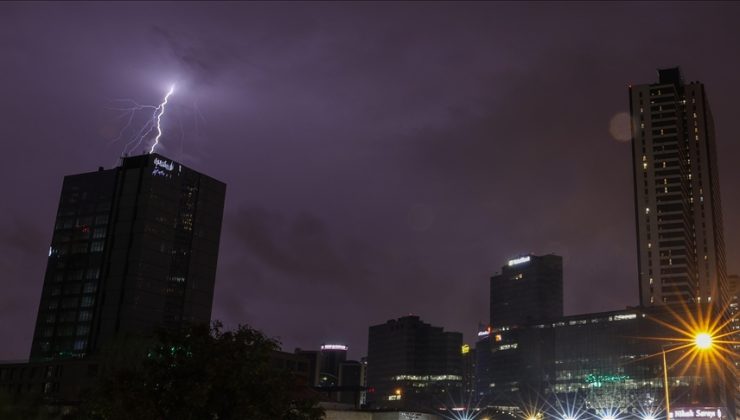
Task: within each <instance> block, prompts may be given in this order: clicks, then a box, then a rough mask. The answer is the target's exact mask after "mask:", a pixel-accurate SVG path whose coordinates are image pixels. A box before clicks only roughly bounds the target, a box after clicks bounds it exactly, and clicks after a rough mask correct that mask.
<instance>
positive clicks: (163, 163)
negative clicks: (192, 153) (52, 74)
mask: <svg viewBox="0 0 740 420" xmlns="http://www.w3.org/2000/svg"><path fill="white" fill-rule="evenodd" d="M225 191H226V185H225V184H223V183H222V182H219V181H217V180H215V179H213V178H210V177H208V176H206V175H203V174H200V173H198V172H196V171H194V170H192V169H189V168H187V167H185V166H183V165H181V164H179V163H177V162H174V161H172V160H170V159H167V158H165V157H163V156H160V155H157V154H148V155H141V156H133V157H128V158H124V159H123V160H122V163H121V165H120V166H118V167H116V168H113V169H108V170H104V169H103V168H100V169H99V170H98V171H97V172H90V173H84V174H79V175H71V176H67V177H65V178H64V183H63V185H62V192H61V198H60V200H59V208H58V211H57V216H56V223H55V226H54V233H53V235H52V240H51V246H50V248H49V258H48V263H47V269H46V274H45V277H44V285H43V289H42V294H41V300H40V304H39V309H38V317H37V321H36V328H35V331H34V337H33V342H32V347H31V355H30V358H31V360H32V361H41V360H51V359H59V358H70V357H75V358H80V357H84V356H86V355H89V354H92V353H95V352H96V351H98V350H100V349H101V348H102V347H104V346H105V345H106V343H110V342H112V341H113V340H114V339H116V338H122V337H125V336H127V335H129V334H132V335H142V334H147V333H151V332H152V331H154V330H155V329H158V328H169V329H176V328H179V327H181V326H183V325H185V324H187V323H209V322H210V319H211V305H212V301H213V290H214V281H215V275H216V263H217V258H218V247H219V238H220V233H221V221H222V216H223V206H224V197H225Z"/></svg>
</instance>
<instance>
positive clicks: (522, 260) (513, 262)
mask: <svg viewBox="0 0 740 420" xmlns="http://www.w3.org/2000/svg"><path fill="white" fill-rule="evenodd" d="M530 259H531V257H530V256H529V255H527V256H526V257H521V258H514V259H513V260H509V267H511V266H512V265H518V264H524V263H526V262H529V260H530Z"/></svg>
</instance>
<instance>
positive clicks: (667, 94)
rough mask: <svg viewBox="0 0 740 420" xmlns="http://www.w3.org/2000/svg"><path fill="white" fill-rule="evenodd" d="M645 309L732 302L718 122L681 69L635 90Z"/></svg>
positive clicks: (638, 212)
mask: <svg viewBox="0 0 740 420" xmlns="http://www.w3.org/2000/svg"><path fill="white" fill-rule="evenodd" d="M629 95H630V113H631V116H632V119H631V121H632V158H633V167H634V188H635V215H636V218H637V247H638V270H639V284H640V303H641V304H642V305H644V306H650V305H660V304H672V303H680V302H699V303H706V302H710V303H719V304H724V303H726V302H728V291H727V279H726V277H727V276H726V269H725V248H724V238H723V233H722V232H723V231H722V206H721V201H720V191H719V182H718V176H717V153H716V148H715V135H714V121H713V119H712V113H711V110H710V107H709V101H708V99H707V94H706V92H705V89H704V85H703V84H702V83H699V82H690V83H684V81H683V79H682V77H681V72H680V71H679V69H678V68H669V69H662V70H658V82H657V83H653V84H645V85H637V86H630V87H629Z"/></svg>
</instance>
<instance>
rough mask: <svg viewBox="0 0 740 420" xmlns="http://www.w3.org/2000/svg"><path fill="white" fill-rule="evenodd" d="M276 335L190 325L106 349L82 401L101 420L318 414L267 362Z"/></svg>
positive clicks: (300, 387) (296, 384)
mask: <svg viewBox="0 0 740 420" xmlns="http://www.w3.org/2000/svg"><path fill="white" fill-rule="evenodd" d="M278 348H279V346H278V343H277V342H276V341H274V340H272V339H270V338H267V337H265V336H264V335H263V334H262V333H261V332H259V331H257V330H254V329H251V328H249V327H247V326H240V327H238V328H237V329H236V330H234V331H224V329H223V326H222V325H221V324H220V323H218V322H216V323H214V325H213V326H212V327H210V328H209V327H208V326H193V327H190V328H188V329H186V330H184V331H181V332H178V333H172V332H161V333H159V334H158V335H157V338H156V339H155V340H147V341H137V342H131V341H128V342H127V343H126V344H125V345H118V346H116V347H115V348H112V349H109V351H107V352H106V356H105V357H104V361H103V363H102V369H101V372H100V383H99V384H98V386H97V387H96V389H95V390H94V391H93V393H92V394H91V395H90V396H89V398H88V401H87V402H86V403H85V404H84V406H83V410H82V411H83V413H85V414H86V415H85V417H90V418H94V419H101V420H118V419H125V420H131V419H141V420H148V419H152V420H169V419H178V420H188V419H193V420H208V419H213V420H216V419H219V420H228V419H248V420H263V419H264V420H267V419H269V420H275V419H283V420H318V419H321V418H323V410H321V409H320V408H318V407H317V406H316V401H315V400H314V399H313V398H311V397H307V396H306V390H307V388H306V387H305V385H304V384H301V383H300V381H297V378H296V377H294V376H293V375H292V374H290V373H289V372H284V371H279V370H276V369H275V368H273V367H272V366H271V365H270V356H271V354H272V353H273V352H274V351H276V350H278Z"/></svg>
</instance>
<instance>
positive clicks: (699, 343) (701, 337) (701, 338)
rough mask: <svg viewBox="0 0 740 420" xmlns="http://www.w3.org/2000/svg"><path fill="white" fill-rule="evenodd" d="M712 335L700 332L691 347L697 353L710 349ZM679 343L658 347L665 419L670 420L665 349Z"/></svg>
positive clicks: (669, 397)
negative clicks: (661, 367)
mask: <svg viewBox="0 0 740 420" xmlns="http://www.w3.org/2000/svg"><path fill="white" fill-rule="evenodd" d="M712 341H713V338H712V335H711V334H709V333H707V332H700V333H697V334H696V335H695V336H694V341H693V345H694V347H695V348H696V349H698V350H699V351H704V350H709V349H711V348H712ZM679 345H681V343H670V344H664V345H662V346H660V349H661V352H662V353H663V388H664V389H665V418H666V420H671V419H670V416H671V396H670V392H669V390H668V363H667V362H666V357H665V353H666V349H667V348H670V347H676V346H679Z"/></svg>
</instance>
